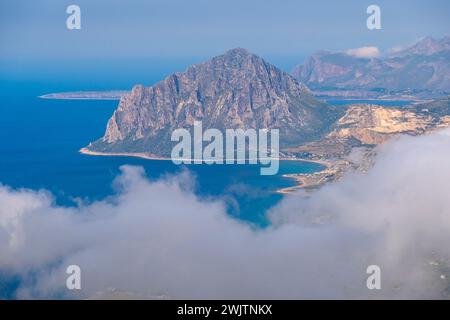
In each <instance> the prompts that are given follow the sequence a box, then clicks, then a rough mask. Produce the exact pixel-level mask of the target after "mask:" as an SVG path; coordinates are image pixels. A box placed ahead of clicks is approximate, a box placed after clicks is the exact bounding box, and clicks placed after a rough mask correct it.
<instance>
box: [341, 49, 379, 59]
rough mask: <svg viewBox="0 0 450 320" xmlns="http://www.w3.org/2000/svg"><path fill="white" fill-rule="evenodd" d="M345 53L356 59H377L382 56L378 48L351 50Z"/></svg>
mask: <svg viewBox="0 0 450 320" xmlns="http://www.w3.org/2000/svg"><path fill="white" fill-rule="evenodd" d="M345 53H347V54H348V55H349V56H353V57H356V58H376V57H379V56H380V55H381V53H380V50H379V49H378V48H377V47H361V48H356V49H349V50H347V51H346V52H345Z"/></svg>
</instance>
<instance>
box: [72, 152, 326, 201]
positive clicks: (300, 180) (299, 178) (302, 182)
mask: <svg viewBox="0 0 450 320" xmlns="http://www.w3.org/2000/svg"><path fill="white" fill-rule="evenodd" d="M79 153H81V154H85V155H89V156H101V157H134V158H141V159H146V160H158V161H172V159H171V158H166V157H160V156H156V155H154V154H150V153H127V152H98V151H92V150H89V149H88V148H86V147H85V148H81V149H80V150H79ZM279 160H280V161H300V162H310V163H317V164H320V165H322V166H324V167H325V169H323V170H321V171H317V172H314V173H311V174H306V173H289V174H284V175H282V177H284V178H287V179H293V180H295V181H296V182H297V184H296V185H294V186H291V187H286V188H281V189H277V190H274V192H275V193H279V194H289V193H292V192H294V191H295V190H298V189H303V188H308V187H314V186H317V185H319V184H320V183H319V181H317V182H314V181H310V182H308V181H307V179H306V178H305V177H306V176H309V175H317V174H319V175H320V174H323V173H325V172H328V171H329V170H330V169H331V168H332V166H333V163H331V162H328V161H326V160H319V159H300V158H287V157H285V158H280V159H279Z"/></svg>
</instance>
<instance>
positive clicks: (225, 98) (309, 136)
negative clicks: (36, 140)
mask: <svg viewBox="0 0 450 320" xmlns="http://www.w3.org/2000/svg"><path fill="white" fill-rule="evenodd" d="M341 113H342V112H340V111H339V110H338V108H335V107H332V106H329V105H327V104H325V103H323V102H321V101H319V100H317V99H315V98H314V97H313V96H312V94H311V93H310V91H309V90H308V89H307V88H306V87H305V86H303V85H301V84H299V83H298V82H297V80H295V79H294V78H293V77H292V76H291V75H289V74H287V73H285V72H283V71H281V70H280V69H278V68H276V67H275V66H273V65H271V64H269V63H267V62H265V61H264V60H263V59H262V58H260V57H258V56H256V55H254V54H251V53H249V52H248V51H246V50H244V49H241V48H237V49H233V50H230V51H228V52H226V53H225V54H223V55H220V56H217V57H214V58H212V59H211V60H209V61H206V62H205V63H202V64H198V65H194V66H192V67H190V68H188V69H187V71H186V72H183V73H175V74H172V75H170V76H169V77H167V78H166V79H165V80H163V81H161V82H159V83H157V84H155V85H154V86H152V87H144V86H142V85H137V86H135V87H134V88H133V90H132V91H131V93H130V94H127V95H125V96H123V97H122V99H121V100H120V103H119V107H118V108H117V110H116V111H115V112H114V114H113V116H112V117H111V119H110V120H109V122H108V125H107V128H106V132H105V135H104V137H103V138H101V139H99V140H97V141H95V142H93V143H92V144H91V145H90V146H89V150H91V151H95V152H110V153H111V152H112V153H115V152H133V153H149V154H154V155H158V156H169V155H170V151H171V149H172V147H173V143H172V142H171V140H170V135H171V133H172V131H173V130H174V129H177V128H192V126H193V123H194V121H196V120H197V121H202V122H203V127H204V128H216V129H219V130H225V129H236V128H242V129H248V128H255V129H271V128H276V129H279V130H280V144H281V146H282V147H288V146H297V145H299V144H302V143H304V142H308V141H313V140H316V139H319V138H320V137H322V136H323V135H324V134H325V133H326V132H327V131H328V130H329V128H330V127H331V125H332V124H333V123H334V122H335V121H336V120H337V119H338V118H339V116H340V114H341Z"/></svg>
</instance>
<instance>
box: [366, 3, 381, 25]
mask: <svg viewBox="0 0 450 320" xmlns="http://www.w3.org/2000/svg"><path fill="white" fill-rule="evenodd" d="M366 12H367V14H370V16H369V17H368V18H367V21H366V25H367V29H369V30H380V29H381V9H380V6H377V5H376V4H372V5H370V6H368V7H367V10H366Z"/></svg>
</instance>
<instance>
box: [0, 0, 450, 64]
mask: <svg viewBox="0 0 450 320" xmlns="http://www.w3.org/2000/svg"><path fill="white" fill-rule="evenodd" d="M71 4H76V5H78V6H79V7H80V8H81V30H68V29H67V28H66V19H67V17H68V14H67V13H66V8H67V7H68V6H69V5H71ZM371 4H377V5H379V6H380V8H381V21H382V29H381V30H368V29H367V27H366V19H367V17H368V14H367V13H366V9H367V7H368V6H369V5H371ZM448 12H450V2H449V1H446V0H430V1H403V0H401V1H388V0H370V1H369V0H354V1H350V0H348V1H332V0H315V1H301V0H264V1H256V0H247V1H246V0H227V1H222V0H221V1H218V0H189V1H186V0H147V1H144V0H129V1H120V0H70V1H66V0H58V1H54V0H34V1H27V0H2V1H1V2H0V63H1V65H0V67H1V66H3V67H5V65H8V64H14V63H16V64H17V61H20V62H21V63H25V64H26V63H28V64H31V65H33V64H39V65H41V66H42V65H45V66H49V65H50V68H51V64H52V63H53V64H54V63H57V62H61V63H64V64H66V65H67V66H68V67H70V66H72V67H73V66H74V65H77V64H83V63H84V64H85V65H88V62H89V63H100V64H101V63H105V64H107V63H108V62H110V61H114V62H115V63H118V62H121V63H124V64H129V63H135V64H139V63H143V62H145V63H146V62H148V61H150V60H155V61H160V60H168V59H172V60H176V59H178V60H179V61H182V60H183V61H186V62H185V63H181V66H185V65H186V64H190V63H194V62H199V61H202V60H204V59H207V58H209V57H211V56H214V55H218V54H221V53H223V52H225V51H226V50H228V49H231V48H234V47H243V48H246V49H248V50H249V51H252V52H254V53H256V54H259V55H261V56H263V57H264V58H266V59H267V60H268V61H270V62H272V63H274V64H276V65H278V66H279V67H280V68H282V69H285V70H287V71H290V69H291V68H292V67H293V66H294V65H296V64H298V63H301V62H303V61H304V59H305V58H306V57H307V56H308V55H309V54H311V53H312V52H314V51H316V50H319V49H329V50H346V49H351V48H358V47H364V46H376V47H378V48H379V49H380V50H381V51H382V52H383V51H385V50H387V49H389V48H391V47H395V46H399V45H408V44H410V43H412V42H414V40H416V39H418V38H420V37H423V36H434V37H437V38H439V37H442V36H444V35H446V34H448V30H450V21H449V20H448V17H447V14H448ZM181 66H180V67H181ZM177 68H178V66H177ZM180 71H182V70H180Z"/></svg>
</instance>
